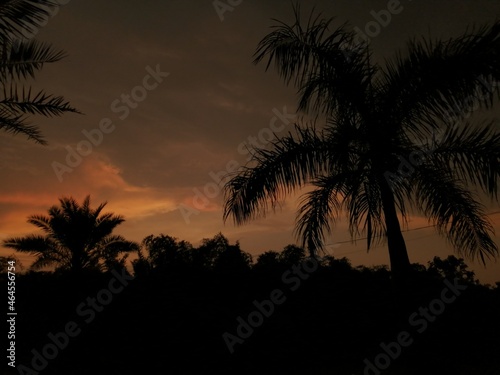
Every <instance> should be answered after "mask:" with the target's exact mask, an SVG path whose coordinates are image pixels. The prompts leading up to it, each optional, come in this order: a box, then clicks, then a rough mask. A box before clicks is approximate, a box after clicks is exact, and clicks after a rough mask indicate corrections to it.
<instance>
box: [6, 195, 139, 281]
mask: <svg viewBox="0 0 500 375" xmlns="http://www.w3.org/2000/svg"><path fill="white" fill-rule="evenodd" d="M59 202H60V206H53V207H51V208H50V209H49V215H48V216H43V215H33V216H30V217H29V218H28V222H29V223H30V224H33V225H35V226H37V227H38V228H40V229H42V231H43V232H45V235H43V236H42V235H34V234H33V235H29V236H26V237H22V238H19V237H15V238H9V239H6V240H4V242H3V245H4V246H5V247H8V248H11V249H14V250H16V251H19V252H23V253H29V254H31V255H34V256H35V257H36V260H35V262H34V263H33V264H32V265H31V268H33V269H40V268H43V267H47V266H52V265H55V266H56V269H58V270H63V271H71V272H74V273H79V272H81V271H83V270H96V269H97V270H110V269H112V268H115V267H118V266H122V267H123V266H124V262H125V259H126V256H127V255H128V253H130V252H132V251H138V249H139V245H138V244H136V243H134V242H130V241H126V240H125V239H124V238H123V237H122V236H118V235H112V234H111V233H112V231H113V230H114V229H115V228H116V226H117V225H119V224H121V223H123V221H124V219H123V217H121V216H117V215H114V214H112V213H104V214H103V213H102V210H103V208H104V207H105V206H106V203H102V204H100V205H99V206H98V207H97V208H96V209H91V208H90V196H87V197H86V198H85V199H84V201H83V204H82V205H81V206H80V205H79V204H78V203H77V202H76V201H75V200H74V199H73V198H61V199H59ZM122 255H124V256H122ZM120 256H122V257H121V258H119V257H120Z"/></svg>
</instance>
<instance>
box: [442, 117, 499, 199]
mask: <svg viewBox="0 0 500 375" xmlns="http://www.w3.org/2000/svg"><path fill="white" fill-rule="evenodd" d="M432 159H434V160H435V163H436V164H440V165H447V166H449V168H450V170H452V171H453V172H454V173H455V174H456V176H457V177H458V178H460V179H461V180H463V181H468V182H469V183H472V184H474V185H477V186H479V187H481V189H483V191H485V192H486V193H488V194H489V195H491V196H493V197H495V198H497V197H498V185H499V184H498V182H499V179H500V133H498V132H496V131H495V128H494V126H493V123H490V124H486V125H483V126H481V127H478V126H472V124H469V123H467V124H466V125H465V126H464V127H462V128H458V127H457V128H454V129H450V130H449V131H448V132H447V133H446V136H445V137H444V139H443V140H442V141H441V142H439V143H438V145H437V147H436V149H435V150H434V151H433V153H432Z"/></svg>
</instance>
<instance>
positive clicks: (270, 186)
mask: <svg viewBox="0 0 500 375" xmlns="http://www.w3.org/2000/svg"><path fill="white" fill-rule="evenodd" d="M296 130H297V133H298V134H299V136H298V139H295V138H294V137H293V136H292V135H291V134H290V135H289V136H286V137H283V138H281V139H279V140H277V141H275V142H273V143H272V149H271V150H266V149H257V150H255V153H254V154H253V159H252V161H251V163H254V164H256V165H255V166H252V167H245V168H244V169H243V170H242V171H241V172H239V173H238V175H236V176H234V177H233V178H231V180H229V181H228V182H227V183H226V184H225V186H224V194H225V206H224V220H226V219H227V218H228V216H229V215H232V216H233V218H234V220H235V222H236V223H238V224H242V223H244V222H246V221H247V220H249V219H250V218H252V217H256V216H258V215H260V214H262V215H265V213H266V212H267V210H268V209H269V206H270V207H271V208H272V209H275V208H276V207H277V205H278V204H279V202H280V201H281V199H282V198H283V197H284V195H285V194H287V193H290V192H292V191H294V190H295V189H296V188H299V187H301V186H304V184H306V183H307V182H308V181H309V180H310V179H311V178H315V177H316V176H317V175H318V174H319V173H320V172H322V171H325V170H326V169H327V168H328V157H329V155H328V145H327V144H325V142H324V141H323V138H322V136H321V135H318V134H317V133H316V131H315V130H314V129H312V128H306V129H301V128H299V127H297V128H296Z"/></svg>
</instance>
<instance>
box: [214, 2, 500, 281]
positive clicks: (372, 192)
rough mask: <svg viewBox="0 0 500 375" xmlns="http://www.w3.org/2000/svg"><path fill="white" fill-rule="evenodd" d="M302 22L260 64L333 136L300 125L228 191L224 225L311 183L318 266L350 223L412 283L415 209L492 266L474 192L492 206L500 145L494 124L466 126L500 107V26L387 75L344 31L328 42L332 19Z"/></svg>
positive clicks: (302, 217)
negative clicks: (339, 223)
mask: <svg viewBox="0 0 500 375" xmlns="http://www.w3.org/2000/svg"><path fill="white" fill-rule="evenodd" d="M295 11H296V12H295V15H296V21H295V23H294V24H293V25H291V26H289V25H286V24H284V23H281V22H280V23H278V25H276V26H275V27H274V30H273V31H272V32H271V33H270V34H268V35H267V36H266V37H265V38H264V39H263V40H262V41H261V42H260V44H259V46H258V48H257V51H256V59H255V62H256V63H258V62H261V61H262V60H264V59H265V58H267V68H269V67H270V66H271V64H272V63H274V65H275V67H276V69H277V70H278V72H279V73H280V75H281V77H282V78H283V79H284V81H285V82H286V83H287V84H288V83H293V84H294V85H295V87H296V88H298V90H299V97H300V99H299V109H301V110H304V111H315V112H316V113H321V114H323V115H324V116H325V117H326V118H327V122H326V126H324V128H323V129H321V130H317V129H316V128H315V127H314V126H312V125H307V124H306V126H300V125H297V127H296V130H297V131H296V133H297V134H296V135H295V136H294V135H292V134H291V133H290V134H289V135H288V136H285V137H282V138H281V139H278V140H277V141H275V142H274V143H273V147H272V149H271V150H269V149H258V150H254V157H253V160H252V161H251V164H249V165H247V166H246V167H245V168H244V169H243V170H242V171H240V172H238V173H237V174H236V175H235V176H232V178H231V179H230V180H229V181H228V182H227V183H226V185H225V193H226V195H225V207H224V218H225V219H227V218H228V217H229V216H232V217H233V219H234V220H235V222H236V223H237V224H242V223H244V222H246V221H248V220H249V219H252V218H254V217H256V216H259V215H263V214H265V213H266V212H268V210H269V209H270V208H271V209H275V208H276V207H277V205H278V204H279V202H280V201H281V200H282V199H283V197H284V196H285V195H286V194H287V193H290V192H292V191H294V190H295V189H296V188H299V187H302V186H304V185H306V184H309V183H310V184H312V185H313V187H314V190H312V191H311V192H309V193H307V194H305V195H304V196H303V200H302V203H301V206H300V208H299V211H298V215H297V227H296V230H297V233H298V234H299V235H300V237H301V238H302V241H303V244H304V245H307V246H308V248H309V251H310V252H311V255H314V254H316V252H317V250H318V249H321V248H323V246H324V240H325V235H326V234H327V233H329V232H331V229H332V228H333V225H334V224H335V222H336V220H337V219H338V218H339V217H340V215H341V214H342V212H347V214H348V218H349V228H350V231H351V235H352V236H353V237H355V236H357V235H359V234H366V237H367V245H368V249H369V248H370V246H371V245H372V244H373V241H380V240H385V239H386V240H387V243H388V248H389V255H390V261H391V269H392V271H393V272H394V273H404V272H406V271H407V270H408V269H409V266H410V263H409V258H408V254H407V250H406V245H405V241H404V238H403V236H402V233H401V225H400V219H399V217H401V218H402V219H403V222H407V219H408V215H409V214H410V213H411V211H412V210H418V211H419V212H421V213H423V214H424V215H425V216H427V217H428V218H429V220H430V221H431V222H432V223H433V224H435V225H436V228H437V230H438V231H439V232H440V233H443V234H446V236H447V238H448V239H449V240H450V241H451V243H452V244H453V246H454V247H455V249H456V251H458V252H459V253H465V255H467V256H469V257H478V258H479V259H480V260H482V261H483V262H484V261H485V258H487V257H490V256H495V255H496V254H497V253H498V249H497V246H496V244H495V242H494V241H493V240H492V238H491V233H492V231H493V228H492V225H491V223H490V222H489V221H488V220H487V218H486V217H485V212H484V207H483V206H482V205H481V204H480V203H479V201H478V198H477V196H475V195H474V194H473V193H472V191H471V190H470V187H471V186H476V187H478V188H479V189H480V190H482V191H483V193H486V195H489V196H490V197H495V198H496V194H497V188H498V177H499V174H500V168H499V167H500V164H499V162H500V135H499V134H498V133H497V132H496V131H495V129H494V124H493V123H492V122H490V123H485V124H482V126H474V125H473V124H472V123H470V122H468V121H465V117H466V113H467V112H466V111H467V110H470V109H471V108H475V107H483V108H490V107H491V106H492V104H493V101H494V99H495V98H496V97H498V94H499V86H498V85H495V84H492V82H496V81H498V80H500V53H499V51H500V22H497V23H495V24H494V25H492V26H491V27H487V28H486V27H485V28H482V29H479V30H476V31H472V32H468V33H466V34H464V35H463V36H461V37H458V38H456V39H450V40H447V41H426V40H423V41H418V40H413V41H411V42H410V43H409V45H408V51H407V53H406V54H404V55H403V54H398V55H396V57H395V58H394V59H393V60H392V61H390V62H388V63H387V64H386V66H385V67H380V66H378V65H377V64H375V63H373V62H372V61H371V52H370V49H369V46H368V45H367V44H362V45H356V46H354V40H355V35H354V33H353V32H350V31H348V30H347V29H346V26H345V25H344V26H341V27H339V28H337V29H334V30H333V31H331V29H332V20H331V19H330V20H324V19H320V18H319V17H318V18H315V19H313V18H310V19H309V21H308V23H307V25H306V26H305V27H303V26H302V24H301V21H300V12H299V11H298V9H296V10H295ZM353 46H354V47H353ZM456 108H461V109H463V110H465V111H463V112H458V111H457V110H456ZM452 120H453V121H452ZM454 120H461V121H458V122H455V121H454ZM438 131H440V134H441V137H433V136H432V135H433V134H434V135H435V134H436V133H437V132H438ZM408 160H411V161H413V163H409V162H408ZM402 166H404V167H405V168H402ZM403 172H404V173H403Z"/></svg>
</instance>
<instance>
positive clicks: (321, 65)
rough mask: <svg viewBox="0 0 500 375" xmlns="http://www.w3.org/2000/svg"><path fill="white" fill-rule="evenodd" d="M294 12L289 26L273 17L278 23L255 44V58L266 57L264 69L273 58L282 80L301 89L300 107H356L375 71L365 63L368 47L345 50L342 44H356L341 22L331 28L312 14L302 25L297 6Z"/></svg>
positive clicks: (329, 108) (330, 110) (328, 23)
mask: <svg viewBox="0 0 500 375" xmlns="http://www.w3.org/2000/svg"><path fill="white" fill-rule="evenodd" d="M294 12H295V23H294V24H293V25H292V26H289V25H286V24H285V23H283V22H280V21H277V20H274V21H275V22H277V25H275V26H274V27H273V31H272V32H271V33H270V34H268V35H267V36H266V37H264V38H263V39H262V40H261V42H260V43H259V45H258V47H257V50H256V52H255V55H254V57H255V60H254V63H259V62H261V61H262V60H264V59H265V58H266V57H267V64H266V70H267V69H269V67H270V66H271V64H272V63H273V62H274V65H275V67H276V70H277V71H278V72H279V74H280V75H281V77H282V78H283V79H284V81H285V83H286V84H289V83H290V82H291V81H292V80H293V82H294V85H295V86H296V87H297V88H298V89H299V90H300V92H301V99H300V102H299V109H302V110H306V109H307V108H308V107H309V106H310V105H311V106H312V108H315V109H322V110H325V111H326V112H327V113H330V112H332V111H334V110H336V109H339V108H343V107H347V108H356V109H357V110H358V111H360V109H361V108H360V107H361V106H362V103H363V102H364V94H365V92H366V89H367V88H368V86H369V84H370V81H371V77H372V75H373V74H374V72H375V71H376V69H375V67H374V66H371V65H370V64H367V61H368V59H369V50H368V48H367V47H366V46H362V47H361V48H354V49H351V50H346V46H352V45H354V44H355V42H354V40H355V33H354V32H353V31H347V29H346V25H342V26H340V27H338V28H336V29H334V30H333V31H331V29H332V23H333V19H328V20H326V19H321V18H320V16H321V15H320V14H319V15H318V16H316V17H313V15H312V13H311V16H310V17H309V19H308V21H307V24H306V25H305V27H303V26H302V24H301V15H300V9H299V8H298V7H296V8H294ZM358 47H359V46H358ZM347 53H348V54H349V57H347V56H346V54H347Z"/></svg>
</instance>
